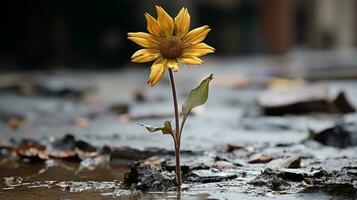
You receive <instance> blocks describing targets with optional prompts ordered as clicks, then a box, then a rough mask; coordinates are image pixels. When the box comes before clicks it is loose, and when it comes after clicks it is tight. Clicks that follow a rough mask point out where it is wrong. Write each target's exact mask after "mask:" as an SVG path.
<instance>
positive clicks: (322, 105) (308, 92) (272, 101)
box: [258, 87, 355, 116]
mask: <svg viewBox="0 0 357 200" xmlns="http://www.w3.org/2000/svg"><path fill="white" fill-rule="evenodd" d="M258 103H259V105H260V106H261V108H262V109H263V112H264V114H265V115H273V116H279V115H285V114H306V113H313V112H318V113H351V112H355V108H354V107H353V106H352V105H351V104H350V103H349V101H348V100H347V98H346V96H345V94H344V92H340V93H339V94H338V95H337V97H336V98H335V99H334V100H331V97H329V96H328V92H327V89H326V88H319V87H297V88H290V89H288V90H287V89H284V90H269V91H267V92H265V93H263V94H262V95H261V96H260V97H259V98H258Z"/></svg>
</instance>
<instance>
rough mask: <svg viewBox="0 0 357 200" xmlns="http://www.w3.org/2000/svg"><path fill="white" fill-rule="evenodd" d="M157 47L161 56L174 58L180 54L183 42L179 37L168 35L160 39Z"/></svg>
mask: <svg viewBox="0 0 357 200" xmlns="http://www.w3.org/2000/svg"><path fill="white" fill-rule="evenodd" d="M159 49H160V53H161V55H162V56H163V57H165V58H169V59H174V58H177V57H179V56H181V55H182V52H183V43H182V41H181V40H180V38H178V37H175V36H169V37H166V38H164V39H163V40H162V41H161V43H160V45H159Z"/></svg>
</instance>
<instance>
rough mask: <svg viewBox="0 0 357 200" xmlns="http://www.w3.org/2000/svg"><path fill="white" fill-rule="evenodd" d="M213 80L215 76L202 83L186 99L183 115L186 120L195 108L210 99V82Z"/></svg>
mask: <svg viewBox="0 0 357 200" xmlns="http://www.w3.org/2000/svg"><path fill="white" fill-rule="evenodd" d="M212 79H213V74H211V75H210V76H209V77H207V78H206V79H205V80H203V81H202V82H201V84H200V85H199V86H198V87H197V88H195V89H193V90H191V92H190V93H189V94H188V96H187V97H186V100H185V103H184V104H183V105H182V114H183V116H184V118H186V117H187V116H188V115H189V114H190V112H191V111H192V109H193V108H195V107H197V106H200V105H202V104H204V103H206V101H207V98H208V88H209V82H210V81H211V80H212Z"/></svg>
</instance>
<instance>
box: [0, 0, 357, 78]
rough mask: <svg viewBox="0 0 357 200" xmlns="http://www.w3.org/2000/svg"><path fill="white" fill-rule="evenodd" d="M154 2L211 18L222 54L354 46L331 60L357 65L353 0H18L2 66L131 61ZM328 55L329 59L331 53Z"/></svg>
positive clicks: (9, 7) (3, 13)
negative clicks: (134, 36) (134, 37)
mask: <svg viewBox="0 0 357 200" xmlns="http://www.w3.org/2000/svg"><path fill="white" fill-rule="evenodd" d="M154 5H162V6H164V7H165V9H166V10H167V11H168V13H170V14H171V15H172V16H175V15H176V14H177V13H178V11H179V10H180V8H181V7H182V6H185V7H188V8H189V11H190V13H191V15H192V19H193V22H192V27H196V26H201V25H204V24H208V25H210V26H211V27H212V30H213V31H212V32H211V33H210V35H209V36H208V38H207V43H208V44H210V45H212V46H214V47H215V48H216V49H217V53H216V54H215V57H217V58H225V57H238V56H251V55H253V56H254V55H278V56H280V55H287V54H289V53H291V52H296V51H304V50H308V51H309V50H314V51H315V50H318V51H325V50H336V49H348V52H347V53H348V55H350V56H349V57H347V58H346V59H345V57H343V58H340V57H338V58H337V60H342V61H341V62H337V63H336V59H335V57H334V58H333V59H332V61H333V62H332V63H334V65H333V67H341V65H345V66H347V67H348V68H349V69H351V67H352V68H355V67H356V66H357V64H356V61H355V60H357V59H355V58H356V57H355V56H356V53H355V51H354V48H355V47H356V45H357V16H356V10H357V2H356V1H355V0H299V1H298V0H270V1H263V0H219V1H218V0H195V1H192V0H183V1H147V0H107V1H84V0H78V1H65V0H64V1H46V0H33V1H26V0H23V1H22V0H14V1H3V2H2V6H1V8H0V19H1V21H2V23H1V26H2V27H1V31H0V67H1V68H2V69H11V70H12V69H58V68H70V69H77V68H81V69H88V68H89V69H90V68H120V67H122V66H125V65H126V64H128V63H129V61H130V60H129V58H130V55H131V54H132V53H133V52H134V51H135V50H136V49H138V47H137V46H136V45H135V44H134V43H132V42H130V41H129V40H127V35H126V34H127V32H137V31H145V30H146V29H145V27H146V21H145V19H144V15H143V14H144V13H145V12H149V13H150V14H152V15H153V16H156V13H155V7H154ZM192 27H191V28H192ZM345 52H346V51H345ZM334 55H335V54H334ZM337 55H338V54H337ZM344 56H345V55H344ZM325 57H327V58H326V59H328V60H327V61H326V63H329V64H331V60H329V59H331V54H328V55H327V56H325ZM315 60H316V62H318V61H320V60H321V57H318V58H316V59H315ZM142 66H143V67H144V65H142ZM347 74H351V73H350V71H348V72H347Z"/></svg>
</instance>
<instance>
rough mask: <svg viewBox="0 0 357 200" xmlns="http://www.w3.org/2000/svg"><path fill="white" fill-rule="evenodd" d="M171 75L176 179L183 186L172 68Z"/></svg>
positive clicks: (178, 120)
mask: <svg viewBox="0 0 357 200" xmlns="http://www.w3.org/2000/svg"><path fill="white" fill-rule="evenodd" d="M169 75H170V83H171V89H172V98H173V101H174V109H175V122H176V127H175V128H176V131H175V134H174V135H173V137H174V143H175V157H176V181H177V185H178V186H179V187H180V186H181V166H180V135H181V134H180V118H179V110H178V104H177V95H176V86H175V80H174V74H173V72H172V70H171V69H169Z"/></svg>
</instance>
